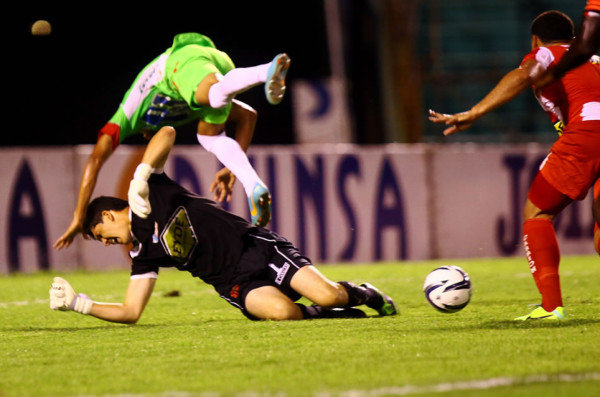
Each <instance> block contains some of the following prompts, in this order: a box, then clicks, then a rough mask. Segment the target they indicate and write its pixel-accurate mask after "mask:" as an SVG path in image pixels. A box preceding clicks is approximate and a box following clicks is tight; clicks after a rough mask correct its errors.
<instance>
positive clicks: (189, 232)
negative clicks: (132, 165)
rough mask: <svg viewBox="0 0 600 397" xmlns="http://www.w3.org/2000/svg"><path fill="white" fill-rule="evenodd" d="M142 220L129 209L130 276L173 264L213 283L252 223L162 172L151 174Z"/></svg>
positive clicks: (230, 265) (231, 263)
mask: <svg viewBox="0 0 600 397" xmlns="http://www.w3.org/2000/svg"><path fill="white" fill-rule="evenodd" d="M148 184H149V186H150V205H151V207H152V212H151V213H150V215H149V216H148V218H147V219H142V218H140V217H138V216H137V215H135V214H134V213H133V212H132V213H131V218H132V219H131V231H132V234H133V236H134V247H133V249H132V250H131V252H130V256H131V258H132V268H131V274H132V275H138V274H144V273H148V272H152V271H154V272H158V269H159V267H175V268H177V269H179V270H185V271H188V272H190V273H191V274H192V275H193V276H195V277H200V278H201V279H202V280H204V281H205V282H206V283H209V284H212V285H215V284H220V283H221V282H223V281H224V280H227V279H228V278H229V277H230V276H231V274H232V272H234V271H235V268H236V266H237V264H238V262H239V258H240V256H241V254H242V252H243V249H244V239H243V238H242V237H243V236H244V235H245V234H246V233H247V232H248V231H249V230H250V229H252V228H253V227H254V226H253V225H252V224H250V223H249V222H248V221H246V220H245V219H243V218H241V217H239V216H237V215H235V214H232V213H230V212H228V211H226V210H224V209H223V208H222V207H220V206H219V205H218V204H217V203H216V202H214V201H212V200H209V199H205V198H202V197H200V196H198V195H196V194H194V193H191V192H189V191H188V190H186V189H185V188H183V187H182V186H180V185H178V184H177V183H175V182H174V181H173V180H171V179H170V178H169V177H168V176H167V175H165V174H164V173H163V174H152V176H151V177H150V179H149V181H148Z"/></svg>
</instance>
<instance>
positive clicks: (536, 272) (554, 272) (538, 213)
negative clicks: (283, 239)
mask: <svg viewBox="0 0 600 397" xmlns="http://www.w3.org/2000/svg"><path fill="white" fill-rule="evenodd" d="M571 202H572V200H571V199H570V198H569V197H567V196H565V195H564V194H562V193H560V192H559V191H558V190H556V189H555V188H554V187H553V186H552V185H551V184H550V183H549V182H548V181H547V180H546V178H545V177H544V176H543V175H542V173H541V172H539V173H538V174H537V176H536V178H535V179H534V181H533V183H532V185H531V188H530V190H529V194H528V199H527V202H526V204H525V210H524V219H525V221H524V223H523V244H524V247H525V253H526V257H527V261H528V263H529V268H530V270H531V274H532V275H533V279H534V280H535V283H536V286H537V288H538V291H539V292H540V294H541V295H542V305H541V308H538V309H536V310H534V311H533V312H531V313H530V314H528V315H526V316H522V317H519V318H518V319H520V320H526V319H534V318H552V319H560V318H562V317H563V316H564V311H563V310H564V309H563V301H562V293H561V287H560V276H559V263H560V250H559V247H558V241H557V239H556V232H555V230H554V224H553V221H554V218H555V216H556V215H558V214H559V213H560V212H561V211H562V210H563V209H564V208H565V207H566V206H567V205H569V204H570V203H571Z"/></svg>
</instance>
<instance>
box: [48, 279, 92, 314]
mask: <svg viewBox="0 0 600 397" xmlns="http://www.w3.org/2000/svg"><path fill="white" fill-rule="evenodd" d="M93 303H94V302H92V300H91V299H90V298H89V297H88V296H87V295H85V294H78V295H76V294H75V290H73V287H71V284H69V282H68V281H67V280H65V279H63V278H60V277H54V282H53V283H52V286H51V287H50V309H52V310H63V311H66V310H73V311H76V312H78V313H82V314H90V311H91V310H92V304H93Z"/></svg>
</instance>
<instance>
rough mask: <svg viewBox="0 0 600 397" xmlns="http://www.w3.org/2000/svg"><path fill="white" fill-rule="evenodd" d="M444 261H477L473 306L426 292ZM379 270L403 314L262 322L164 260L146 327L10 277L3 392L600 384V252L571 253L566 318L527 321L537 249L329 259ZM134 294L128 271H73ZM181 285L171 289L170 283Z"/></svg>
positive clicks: (503, 391)
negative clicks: (52, 299) (59, 300)
mask: <svg viewBox="0 0 600 397" xmlns="http://www.w3.org/2000/svg"><path fill="white" fill-rule="evenodd" d="M442 264H458V265H459V266H461V267H463V268H464V269H465V270H466V271H468V272H469V274H470V276H471V279H472V282H473V286H474V290H473V298H472V300H471V303H470V304H469V306H467V308H465V309H464V310H463V311H461V312H459V313H455V314H442V313H438V312H436V311H435V310H433V309H432V308H431V307H430V306H429V305H428V304H427V302H426V300H425V298H424V296H423V293H422V291H421V287H422V283H423V280H424V278H425V276H426V275H427V273H428V272H429V271H430V270H432V269H433V268H434V267H436V266H439V265H442ZM320 269H321V271H322V272H323V273H325V274H326V275H327V276H328V277H330V278H331V279H333V280H351V281H355V282H364V281H368V282H371V283H372V284H374V285H376V286H377V287H379V288H381V289H382V290H384V291H385V292H387V293H388V294H390V295H391V296H392V297H393V298H394V299H395V301H396V303H397V304H398V306H399V307H400V310H401V315H400V316H395V317H387V318H378V317H374V315H375V312H374V311H372V310H370V309H366V310H367V311H368V313H369V315H371V316H373V317H370V318H367V319H354V320H352V319H339V320H314V321H299V322H290V321H288V322H251V321H248V320H246V319H245V317H243V316H242V314H241V313H240V312H239V311H237V310H236V309H234V308H233V307H231V306H230V305H229V304H227V303H226V302H225V301H224V300H222V299H220V298H219V297H218V296H217V295H216V294H215V292H213V290H212V289H211V287H209V286H207V285H205V284H203V283H202V282H201V281H200V280H198V279H194V278H192V277H191V276H189V274H187V273H183V272H176V271H164V272H162V273H161V276H160V277H159V280H158V283H157V287H156V289H155V293H154V296H153V298H152V299H151V301H150V303H149V304H148V307H147V308H146V311H145V313H144V315H143V316H142V318H141V320H140V322H139V323H138V324H136V325H131V326H128V325H120V324H111V323H106V322H103V321H100V320H98V319H95V318H93V317H89V316H83V315H80V314H77V313H73V312H66V313H65V312H55V311H52V310H50V309H49V308H48V289H49V287H50V283H51V281H52V277H53V276H54V275H55V273H40V274H33V275H12V276H5V277H0V319H1V322H0V341H1V342H0V343H1V344H2V349H1V350H0V352H1V353H0V354H1V355H2V357H1V359H0V396H1V397H8V396H61V397H68V396H161V397H162V396H178V397H185V396H206V397H209V396H210V397H218V396H244V397H255V396H256V397H258V396H273V397H275V396H277V397H287V396H315V397H327V396H345V397H367V396H368V397H371V396H401V395H433V394H435V395H443V396H459V395H460V396H480V395H485V396H579V397H584V396H598V395H600V296H599V294H598V291H599V289H598V286H599V285H600V260H599V259H598V257H597V256H590V257H566V258H563V261H562V263H561V277H562V279H561V280H562V287H563V297H564V300H565V306H566V309H567V313H568V315H569V319H568V320H567V321H564V322H558V323H557V322H527V323H522V322H514V321H512V319H513V318H514V317H516V316H518V315H522V314H525V313H527V312H528V311H529V310H530V309H529V308H528V304H531V303H537V302H539V296H538V293H537V290H536V289H535V286H534V283H533V279H532V277H531V275H530V274H529V270H528V267H527V264H526V262H525V259H523V258H509V259H494V260H482V259H479V260H461V261H438V262H434V261H430V262H407V263H405V262H397V263H380V264H369V265H327V266H320ZM61 276H63V277H65V278H67V280H69V281H70V282H71V284H72V285H73V287H74V288H75V290H76V291H77V292H85V293H86V294H88V295H89V296H90V297H92V299H94V300H98V301H112V302H114V301H119V302H120V301H122V299H123V296H124V292H125V288H126V286H127V283H128V273H127V272H125V271H111V272H104V273H71V274H61ZM174 290H177V291H179V292H180V296H178V297H170V296H166V295H168V293H169V292H170V291H174Z"/></svg>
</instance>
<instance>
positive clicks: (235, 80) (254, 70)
mask: <svg viewBox="0 0 600 397" xmlns="http://www.w3.org/2000/svg"><path fill="white" fill-rule="evenodd" d="M289 65H290V58H289V57H288V56H287V55H286V54H279V55H277V56H276V57H275V58H274V59H273V60H272V61H271V62H270V63H266V64H262V65H258V66H253V67H248V68H236V67H235V66H234V63H233V62H232V60H231V59H230V57H229V56H228V55H227V54H226V53H224V52H222V51H219V50H218V49H216V47H215V45H214V43H213V42H212V40H211V39H210V38H208V37H206V36H204V35H201V34H199V33H182V34H179V35H177V36H175V38H174V39H173V45H172V46H171V47H170V48H169V49H167V50H166V51H165V52H163V53H162V54H160V55H159V56H158V57H156V58H155V59H154V60H153V61H152V62H150V63H149V64H148V65H147V66H146V67H145V68H144V69H143V70H142V71H141V72H140V73H139V74H138V76H137V77H136V79H135V81H134V82H133V84H132V85H131V87H130V88H129V90H128V91H127V93H126V94H125V96H124V98H123V101H122V102H121V104H120V106H119V108H118V110H117V112H116V113H115V114H114V115H113V117H112V118H111V119H110V120H109V122H108V123H107V124H106V125H105V126H104V127H103V128H102V129H101V130H100V132H99V134H98V140H97V142H96V145H95V147H94V150H93V152H92V154H91V155H90V157H89V158H88V160H87V162H86V165H85V168H84V171H83V175H82V178H81V183H80V187H79V195H78V199H77V204H76V208H75V211H74V213H73V218H72V221H71V224H70V225H69V227H68V229H67V230H66V232H65V233H64V234H63V235H62V236H61V237H60V238H59V239H58V240H57V241H56V242H55V243H54V247H55V248H56V249H61V248H66V247H68V246H69V245H70V244H71V243H72V241H73V239H74V238H75V236H77V234H79V233H80V232H81V230H82V223H83V218H84V216H85V212H86V209H87V206H88V203H89V200H90V197H91V195H92V192H93V190H94V187H95V185H96V181H97V178H98V173H99V172H100V169H101V167H102V165H103V164H104V163H105V162H106V160H107V159H108V158H109V157H110V155H111V154H112V153H113V152H114V150H115V149H116V148H117V146H118V145H119V144H120V143H122V142H123V141H124V140H125V139H126V138H127V137H129V136H131V135H133V134H144V136H145V137H147V138H149V137H151V136H152V134H153V133H155V132H156V131H158V130H159V129H160V128H162V127H164V126H171V127H176V126H180V125H183V124H187V123H190V122H193V121H197V122H198V127H197V138H198V141H199V143H200V144H201V145H202V146H203V147H204V148H205V149H206V150H208V151H209V152H211V153H213V154H215V156H216V157H217V158H218V159H219V161H220V162H221V163H222V164H223V165H224V166H225V168H223V169H222V170H220V171H219V172H217V175H216V176H215V180H214V182H213V183H212V185H211V187H210V191H211V192H214V194H215V199H216V200H218V201H221V202H222V201H223V200H230V199H231V192H232V188H233V185H234V183H235V181H236V179H239V180H240V181H241V183H242V185H243V187H244V190H245V191H246V194H247V195H248V203H249V206H250V213H251V217H252V223H253V224H255V225H258V226H265V225H266V224H267V223H268V222H269V221H270V219H271V195H270V193H269V190H268V188H267V187H266V185H265V183H264V182H263V181H262V180H261V179H260V177H259V176H258V175H257V173H256V171H255V170H254V168H253V167H252V165H251V164H250V162H249V161H248V158H247V156H246V153H245V152H246V150H247V149H248V146H249V145H250V141H251V140H252V136H253V134H254V127H255V124H256V117H257V114H256V111H255V110H254V109H253V108H252V107H250V106H249V105H247V104H245V103H243V102H240V101H238V100H236V99H234V98H235V96H236V95H237V94H239V93H241V92H244V91H246V90H248V89H250V88H252V87H255V86H258V85H261V84H264V88H265V94H266V97H267V100H268V101H269V103H271V104H273V105H276V104H278V103H280V102H281V100H282V99H283V96H284V94H285V89H286V86H285V77H286V74H287V71H288V68H289ZM229 121H231V122H233V123H234V124H235V126H236V130H235V140H234V139H232V138H229V137H228V136H227V135H226V133H225V123H226V122H229ZM130 194H134V195H135V194H136V192H130Z"/></svg>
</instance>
